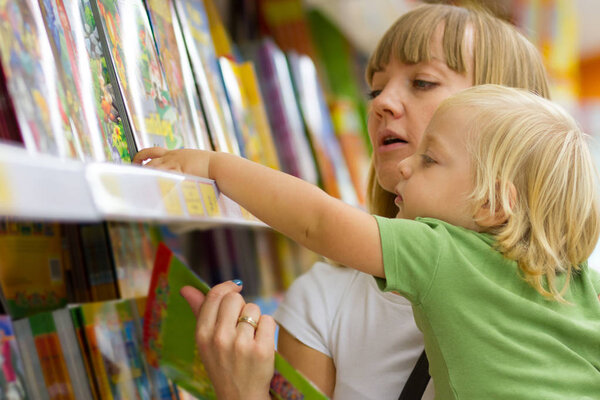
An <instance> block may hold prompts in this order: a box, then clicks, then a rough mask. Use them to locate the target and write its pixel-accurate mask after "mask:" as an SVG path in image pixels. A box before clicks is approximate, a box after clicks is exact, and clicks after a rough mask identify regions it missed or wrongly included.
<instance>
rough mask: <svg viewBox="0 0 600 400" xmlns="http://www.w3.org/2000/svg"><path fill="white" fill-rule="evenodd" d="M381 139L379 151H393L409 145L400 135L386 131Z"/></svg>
mask: <svg viewBox="0 0 600 400" xmlns="http://www.w3.org/2000/svg"><path fill="white" fill-rule="evenodd" d="M380 138H381V139H380V140H379V146H378V149H377V150H378V151H392V150H395V149H397V148H399V147H404V146H406V145H407V144H408V142H407V141H406V140H404V139H403V138H402V137H401V136H400V135H398V134H397V133H395V132H393V131H390V130H386V131H384V132H383V133H382V134H381V135H380Z"/></svg>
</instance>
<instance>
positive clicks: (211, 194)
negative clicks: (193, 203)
mask: <svg viewBox="0 0 600 400" xmlns="http://www.w3.org/2000/svg"><path fill="white" fill-rule="evenodd" d="M198 186H200V192H202V198H203V199H204V205H206V211H207V212H208V215H210V216H211V217H218V216H220V215H221V210H220V209H219V201H218V200H217V194H216V193H215V188H214V186H213V185H211V184H209V183H202V182H199V183H198Z"/></svg>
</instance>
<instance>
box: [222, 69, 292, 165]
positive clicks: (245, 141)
mask: <svg viewBox="0 0 600 400" xmlns="http://www.w3.org/2000/svg"><path fill="white" fill-rule="evenodd" d="M219 67H220V68H221V74H222V75H223V82H224V83H225V91H226V93H227V99H228V100H229V105H230V106H231V114H232V116H233V121H234V125H235V128H236V133H237V135H238V142H239V143H240V147H241V148H243V149H244V154H245V156H246V158H248V159H249V160H252V161H254V162H257V163H260V164H263V165H266V166H268V167H270V168H274V169H280V166H279V159H278V158H277V152H276V150H275V145H274V143H273V137H272V135H271V129H270V127H269V123H268V120H267V115H266V112H265V108H264V105H263V100H262V96H261V94H260V89H259V87H258V81H257V77H256V72H255V70H254V65H253V64H252V62H250V61H246V62H243V63H237V62H235V61H231V60H230V59H228V58H225V57H220V58H219Z"/></svg>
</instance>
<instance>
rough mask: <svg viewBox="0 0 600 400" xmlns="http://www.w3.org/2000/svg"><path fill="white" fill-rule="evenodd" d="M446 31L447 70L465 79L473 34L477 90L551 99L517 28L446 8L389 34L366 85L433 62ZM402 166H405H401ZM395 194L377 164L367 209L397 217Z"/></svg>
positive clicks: (535, 56) (410, 15) (411, 17)
mask: <svg viewBox="0 0 600 400" xmlns="http://www.w3.org/2000/svg"><path fill="white" fill-rule="evenodd" d="M440 24H443V25H444V36H443V39H442V47H443V49H444V55H445V58H446V64H447V65H448V67H449V68H450V69H451V70H453V71H456V72H458V73H465V71H466V66H467V62H468V60H469V58H467V57H466V52H468V50H467V49H468V46H466V44H465V40H464V38H465V36H466V31H467V30H468V29H470V28H471V29H472V32H473V43H472V47H471V48H472V50H471V51H472V54H473V72H474V74H473V75H474V82H473V85H482V84H486V83H495V84H499V85H506V86H512V87H518V88H524V89H528V90H530V91H533V92H535V93H537V94H539V95H540V96H543V97H546V98H549V97H550V92H549V89H548V79H547V76H546V71H545V69H544V65H543V62H542V58H541V56H540V54H539V52H538V51H537V49H536V48H535V46H534V45H533V44H531V43H530V42H529V41H528V40H527V39H526V38H525V37H524V36H523V35H521V34H520V33H519V32H518V31H517V30H516V29H515V28H514V27H513V26H511V25H510V24H508V23H507V22H504V21H502V20H500V19H498V18H496V17H494V16H492V15H490V14H488V13H486V12H485V11H481V10H474V9H467V8H461V7H456V6H450V5H442V4H424V5H421V6H419V7H417V8H415V9H413V10H411V11H409V12H407V13H406V14H404V15H402V16H401V17H400V18H399V19H398V20H397V21H396V22H395V23H394V25H392V26H391V27H390V28H389V29H388V31H387V32H386V33H385V35H384V36H383V38H382V39H381V40H380V41H379V44H378V45H377V48H376V49H375V52H374V53H373V54H372V56H371V58H370V60H369V63H368V66H367V70H366V79H367V82H368V83H369V85H371V84H372V79H373V74H374V73H375V72H377V71H380V70H382V69H383V68H384V67H385V66H386V65H387V64H388V63H389V62H390V59H392V58H394V59H398V60H399V61H401V62H403V63H405V64H415V63H419V62H423V61H425V62H426V61H429V60H430V58H431V49H430V44H431V38H432V37H433V35H434V32H435V30H436V28H437V27H438V26H439V25H440ZM398 161H400V160H398ZM394 197H395V195H394V194H391V193H388V192H387V191H386V190H384V189H383V188H382V187H381V186H380V185H379V183H378V181H377V174H376V171H375V168H374V166H373V163H371V169H370V171H369V183H368V196H367V203H368V206H369V209H370V211H371V212H372V213H374V214H377V215H383V216H387V217H393V216H395V215H396V212H397V208H396V207H395V206H394Z"/></svg>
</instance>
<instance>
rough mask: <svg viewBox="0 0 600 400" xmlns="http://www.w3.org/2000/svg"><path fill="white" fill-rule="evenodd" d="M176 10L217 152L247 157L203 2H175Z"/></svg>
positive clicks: (182, 0) (180, 0) (191, 0)
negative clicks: (241, 146) (236, 127)
mask: <svg viewBox="0 0 600 400" xmlns="http://www.w3.org/2000/svg"><path fill="white" fill-rule="evenodd" d="M174 4H175V10H176V12H177V17H178V19H179V23H180V25H181V31H182V33H183V39H184V42H185V46H186V49H187V53H188V56H189V59H190V63H191V65H192V70H193V72H194V79H195V80H196V85H197V87H198V92H199V94H200V98H201V100H202V106H203V108H204V113H205V116H206V122H207V124H208V127H209V130H210V134H211V137H212V143H213V146H214V148H215V150H217V151H224V152H228V153H233V154H237V155H243V154H242V153H241V151H240V145H239V143H238V140H237V138H236V135H235V127H234V124H233V118H232V116H231V110H230V108H229V104H228V103H227V96H226V94H225V88H224V87H223V80H222V78H221V73H220V71H219V64H218V61H217V56H216V52H215V48H214V45H213V41H212V37H211V34H210V29H209V25H208V19H207V16H206V10H205V9H204V4H203V3H202V1H197V0H175V3H174Z"/></svg>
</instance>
